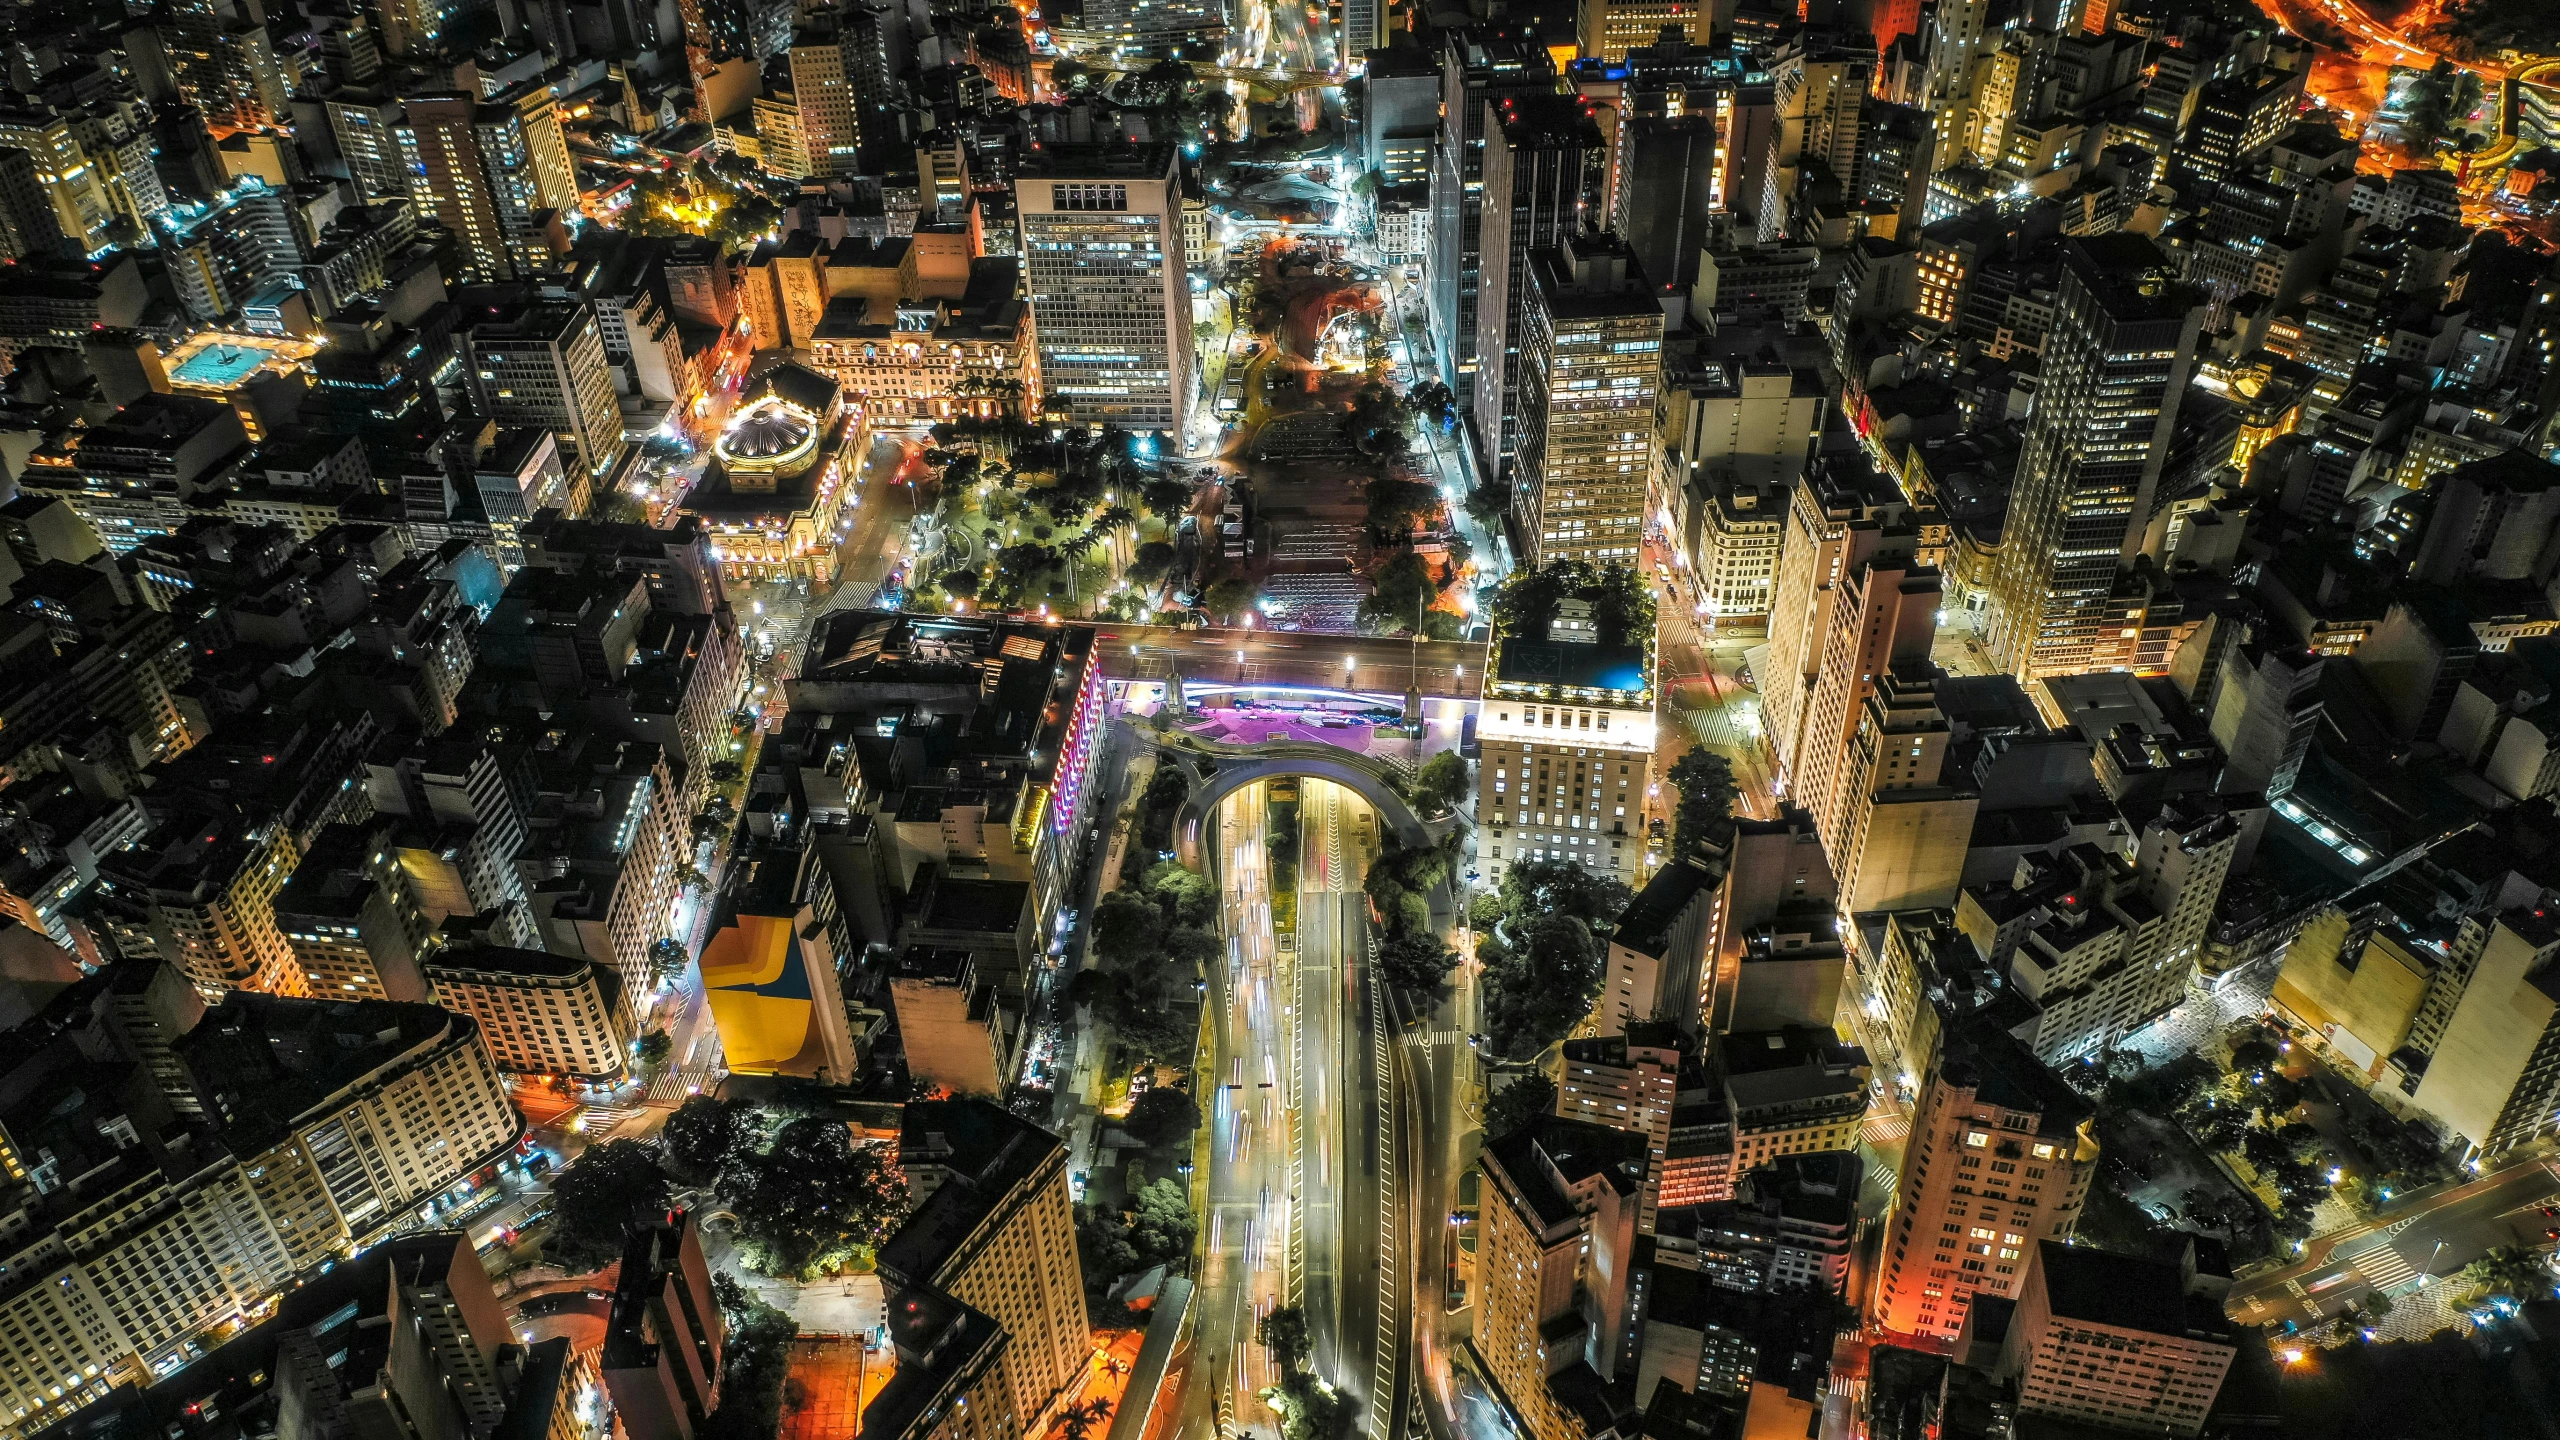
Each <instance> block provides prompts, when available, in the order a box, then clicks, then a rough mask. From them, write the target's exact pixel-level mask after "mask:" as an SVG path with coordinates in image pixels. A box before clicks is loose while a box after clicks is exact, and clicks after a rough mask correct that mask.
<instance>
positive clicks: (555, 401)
mask: <svg viewBox="0 0 2560 1440" xmlns="http://www.w3.org/2000/svg"><path fill="white" fill-rule="evenodd" d="M462 370H463V377H464V379H465V380H466V381H467V382H468V384H469V386H470V389H471V397H472V400H473V401H474V403H475V404H476V405H477V406H478V407H479V410H480V413H481V414H482V415H483V416H485V417H487V418H488V419H489V420H490V421H492V422H494V423H495V424H496V425H498V427H499V428H501V429H510V430H511V429H518V428H535V429H543V430H549V431H551V432H552V433H553V434H555V435H557V436H558V437H559V443H560V451H561V460H562V463H563V465H564V466H565V467H566V468H567V469H568V471H569V472H570V477H571V479H570V485H569V489H570V490H571V492H573V493H575V492H578V491H582V490H586V489H588V488H589V487H590V486H591V485H594V486H599V487H600V486H601V484H602V482H603V481H604V480H605V479H606V478H607V477H608V476H611V475H613V474H615V473H616V472H617V470H618V468H619V467H620V465H621V464H622V459H623V455H624V453H625V451H626V450H627V449H628V447H627V446H626V445H625V444H624V442H623V438H622V408H621V405H620V403H619V402H617V401H616V400H615V399H614V385H613V367H612V366H611V365H610V364H609V363H607V361H606V360H605V354H604V338H603V335H602V333H601V332H600V331H599V330H598V329H597V328H596V319H595V312H594V311H593V310H592V309H590V308H589V307H587V306H585V305H583V304H578V305H560V304H549V303H544V304H536V305H516V306H509V307H506V308H505V309H503V310H499V311H495V312H492V313H485V314H478V313H475V318H474V319H473V320H472V321H471V322H470V324H469V328H468V330H466V331H465V332H464V335H463V356H462Z"/></svg>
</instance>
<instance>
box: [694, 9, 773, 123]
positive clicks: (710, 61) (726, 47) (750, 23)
mask: <svg viewBox="0 0 2560 1440" xmlns="http://www.w3.org/2000/svg"><path fill="white" fill-rule="evenodd" d="M754 8H755V7H754V6H753V5H752V4H751V3H750V0H676V18H677V20H678V22H679V23H680V24H681V26H682V27H683V30H684V73H685V76H686V78H688V79H690V80H691V81H692V82H693V113H692V116H691V117H690V118H692V119H695V120H699V121H702V122H703V123H705V124H708V123H710V122H711V121H714V120H719V119H724V118H726V117H724V116H719V115H714V114H712V113H711V109H710V106H711V104H712V99H711V97H712V88H713V87H712V77H713V75H714V74H716V73H717V72H718V71H719V69H720V67H721V66H722V65H724V64H727V63H729V62H731V61H734V60H740V59H745V58H747V57H749V56H751V55H753V54H754V49H753V44H754V30H755V14H754Z"/></svg>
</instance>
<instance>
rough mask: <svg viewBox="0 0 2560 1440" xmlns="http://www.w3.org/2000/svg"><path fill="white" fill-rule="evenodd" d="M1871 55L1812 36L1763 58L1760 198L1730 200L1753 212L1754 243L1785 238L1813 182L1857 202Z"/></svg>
mask: <svg viewBox="0 0 2560 1440" xmlns="http://www.w3.org/2000/svg"><path fill="white" fill-rule="evenodd" d="M1875 70H1876V57H1875V52H1874V51H1872V50H1868V49H1866V48H1864V47H1856V46H1844V45H1840V44H1838V43H1836V41H1834V40H1833V39H1832V37H1830V36H1829V35H1827V34H1824V33H1823V32H1820V31H1808V32H1805V33H1803V34H1800V35H1798V36H1797V38H1796V39H1794V40H1793V41H1790V42H1789V43H1788V44H1787V45H1786V46H1785V47H1784V48H1782V49H1780V50H1779V51H1778V53H1777V54H1776V55H1775V56H1773V57H1771V59H1770V61H1769V83H1770V86H1771V89H1772V91H1773V93H1774V95H1775V99H1776V103H1777V116H1776V124H1775V125H1774V126H1772V127H1771V129H1770V132H1769V166H1768V177H1767V179H1766V180H1765V181H1764V182H1763V188H1762V190H1761V193H1760V194H1758V195H1756V196H1750V195H1746V196H1740V197H1737V202H1736V203H1739V204H1746V205H1756V206H1757V207H1758V209H1759V220H1760V238H1761V239H1763V240H1775V239H1777V238H1779V237H1780V236H1782V235H1784V234H1786V233H1787V218H1788V215H1789V212H1790V210H1791V209H1792V208H1793V207H1794V205H1795V202H1796V196H1797V193H1798V192H1799V191H1800V190H1803V189H1804V188H1805V187H1806V186H1807V185H1808V184H1810V183H1812V182H1813V181H1815V180H1816V179H1828V180H1830V181H1832V182H1835V183H1837V184H1838V185H1839V186H1840V187H1841V189H1842V190H1843V191H1844V192H1845V193H1844V196H1843V198H1844V199H1849V200H1855V199H1856V198H1857V192H1856V185H1857V180H1858V111H1859V107H1860V105H1861V104H1863V103H1864V101H1865V99H1866V94H1867V88H1868V86H1869V85H1870V84H1871V83H1873V81H1874V79H1875Z"/></svg>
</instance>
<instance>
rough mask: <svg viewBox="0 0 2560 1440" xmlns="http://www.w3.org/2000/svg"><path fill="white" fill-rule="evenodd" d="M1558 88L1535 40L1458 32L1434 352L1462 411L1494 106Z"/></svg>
mask: <svg viewBox="0 0 2560 1440" xmlns="http://www.w3.org/2000/svg"><path fill="white" fill-rule="evenodd" d="M1554 87H1555V65H1554V62H1553V61H1551V60H1550V59H1549V58H1548V55H1547V52H1546V49H1545V47H1543V46H1542V45H1540V44H1539V43H1538V41H1537V39H1536V38H1535V37H1534V36H1527V35H1509V34H1497V33H1491V32H1487V31H1482V30H1452V31H1450V32H1449V43H1448V46H1447V48H1446V49H1445V50H1444V51H1443V52H1442V59H1441V62H1440V116H1441V119H1440V125H1441V130H1440V139H1439V143H1438V144H1437V145H1435V146H1434V147H1433V148H1432V152H1431V255H1432V261H1431V270H1430V283H1431V350H1432V353H1433V354H1434V355H1436V356H1438V357H1439V360H1440V380H1441V383H1442V384H1444V385H1447V386H1448V387H1449V389H1450V392H1451V393H1452V394H1454V395H1455V396H1456V397H1457V408H1458V413H1460V414H1462V415H1472V414H1474V413H1475V394H1476V370H1477V365H1478V362H1477V357H1476V332H1477V328H1478V321H1477V316H1478V312H1479V311H1480V310H1481V309H1482V294H1481V290H1482V277H1483V268H1484V151H1485V120H1486V117H1487V116H1488V115H1489V114H1491V113H1492V112H1491V111H1489V110H1488V109H1487V108H1486V102H1487V101H1488V100H1492V99H1496V98H1500V97H1504V96H1509V95H1517V94H1536V93H1540V92H1543V91H1548V90H1552V89H1553V88H1554Z"/></svg>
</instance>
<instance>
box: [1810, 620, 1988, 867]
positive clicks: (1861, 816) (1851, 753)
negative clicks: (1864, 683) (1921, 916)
mask: <svg viewBox="0 0 2560 1440" xmlns="http://www.w3.org/2000/svg"><path fill="white" fill-rule="evenodd" d="M1940 678H1941V677H1940V675H1939V674H1938V669H1937V667H1936V666H1934V665H1932V664H1930V663H1929V662H1927V661H1925V660H1916V661H1914V660H1906V661H1896V662H1893V663H1892V664H1891V665H1890V666H1889V668H1887V669H1886V670H1885V671H1884V672H1883V673H1882V674H1879V675H1877V676H1876V677H1875V680H1874V683H1873V684H1872V685H1871V686H1870V687H1869V689H1868V692H1867V694H1866V697H1865V698H1864V700H1863V701H1862V702H1861V704H1860V707H1859V708H1860V714H1859V716H1858V719H1857V722H1856V725H1857V728H1856V729H1854V730H1852V731H1851V732H1850V734H1849V739H1848V743H1847V745H1846V746H1844V747H1843V749H1842V751H1841V757H1840V765H1839V770H1838V775H1837V778H1836V781H1835V784H1834V791H1833V798H1832V801H1831V803H1830V805H1829V806H1828V807H1826V808H1827V810H1828V813H1829V814H1830V815H1831V817H1832V824H1833V825H1834V826H1835V827H1836V829H1835V831H1834V833H1833V835H1832V836H1831V837H1829V838H1830V843H1832V844H1833V846H1834V848H1833V851H1832V855H1831V867H1832V869H1833V871H1834V872H1836V873H1837V874H1838V875H1839V877H1840V912H1841V913H1842V914H1846V915H1864V914H1870V913H1876V912H1891V911H1899V910H1921V909H1940V908H1944V907H1945V906H1948V905H1951V904H1953V903H1955V898H1956V890H1957V887H1958V886H1959V885H1961V884H1962V883H1963V880H1964V863H1965V856H1966V855H1967V854H1968V853H1969V847H1970V845H1971V843H1972V838H1973V822H1974V815H1975V812H1976V811H1978V810H1979V809H1980V808H1981V801H1982V797H1981V795H1980V794H1979V793H1977V792H1976V791H1975V790H1974V788H1973V787H1972V786H1971V785H1969V784H1966V783H1964V779H1963V777H1962V776H1960V775H1950V774H1949V773H1948V770H1949V767H1948V763H1947V762H1948V747H1949V745H1950V744H1951V743H1952V741H1953V740H1954V727H1953V726H1951V725H1950V724H1949V723H1948V720H1947V716H1946V714H1945V713H1944V712H1943V711H1941V710H1940V709H1939V708H1938V703H1937V683H1938V681H1939V679H1940Z"/></svg>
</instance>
